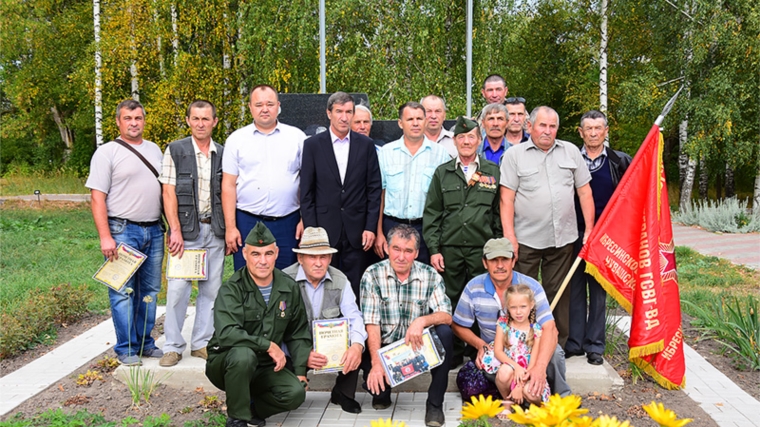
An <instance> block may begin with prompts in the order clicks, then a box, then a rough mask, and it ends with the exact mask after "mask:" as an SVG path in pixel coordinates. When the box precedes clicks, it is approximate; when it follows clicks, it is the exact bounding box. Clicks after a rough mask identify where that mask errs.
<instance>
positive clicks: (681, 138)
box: [678, 120, 697, 211]
mask: <svg viewBox="0 0 760 427" xmlns="http://www.w3.org/2000/svg"><path fill="white" fill-rule="evenodd" d="M688 136H689V121H688V120H683V121H681V124H680V125H679V126H678V143H679V144H678V145H679V147H681V148H682V150H681V156H686V169H685V171H684V173H683V184H682V185H681V200H680V201H679V202H678V209H679V210H680V211H684V210H686V209H689V208H691V192H692V190H693V189H694V173H695V172H696V168H697V162H696V161H695V160H694V159H692V158H690V157H688V156H687V155H686V154H685V153H684V150H683V146H684V145H686V140H687V138H688Z"/></svg>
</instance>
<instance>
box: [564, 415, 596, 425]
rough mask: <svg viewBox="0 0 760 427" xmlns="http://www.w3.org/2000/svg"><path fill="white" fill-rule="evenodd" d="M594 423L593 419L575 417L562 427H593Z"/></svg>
mask: <svg viewBox="0 0 760 427" xmlns="http://www.w3.org/2000/svg"><path fill="white" fill-rule="evenodd" d="M593 423H594V419H593V418H591V417H575V418H570V419H569V420H567V421H565V422H564V423H563V424H562V426H563V427H564V426H567V427H570V426H572V427H591V425H592V424H593Z"/></svg>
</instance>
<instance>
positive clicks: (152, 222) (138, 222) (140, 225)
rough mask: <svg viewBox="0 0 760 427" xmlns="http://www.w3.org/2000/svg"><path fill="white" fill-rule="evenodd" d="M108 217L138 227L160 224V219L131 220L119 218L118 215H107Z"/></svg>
mask: <svg viewBox="0 0 760 427" xmlns="http://www.w3.org/2000/svg"><path fill="white" fill-rule="evenodd" d="M108 219H115V220H117V221H126V222H128V223H129V224H134V225H136V226H138V227H153V226H154V225H159V224H161V220H155V221H142V222H141V221H132V220H129V219H126V218H119V217H118V216H109V217H108Z"/></svg>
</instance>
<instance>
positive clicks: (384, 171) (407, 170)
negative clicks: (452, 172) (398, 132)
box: [378, 136, 451, 219]
mask: <svg viewBox="0 0 760 427" xmlns="http://www.w3.org/2000/svg"><path fill="white" fill-rule="evenodd" d="M449 160H451V156H450V155H449V153H448V151H446V149H445V148H443V147H442V146H440V145H438V144H436V143H434V142H431V141H430V140H429V139H427V138H425V140H424V141H423V143H422V146H421V147H420V148H419V149H418V150H417V152H416V153H414V155H412V153H410V152H409V149H408V148H406V145H404V137H403V136H402V137H401V138H399V139H397V140H396V141H393V142H391V143H388V144H386V145H384V146H383V147H382V148H381V149H380V152H379V153H378V162H379V163H380V175H381V176H382V180H383V189H384V190H385V209H384V210H383V213H384V214H385V215H390V216H393V217H396V218H402V219H417V218H422V211H423V210H424V209H425V199H426V198H427V192H428V189H429V188H430V181H431V180H432V179H433V173H435V169H436V168H437V167H438V166H439V165H442V164H444V163H446V162H448V161H449Z"/></svg>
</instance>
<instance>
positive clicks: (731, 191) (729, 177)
mask: <svg viewBox="0 0 760 427" xmlns="http://www.w3.org/2000/svg"><path fill="white" fill-rule="evenodd" d="M725 189H726V198H727V199H730V198H731V197H734V196H736V183H735V182H734V168H732V167H731V165H729V164H728V163H726V183H725Z"/></svg>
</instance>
